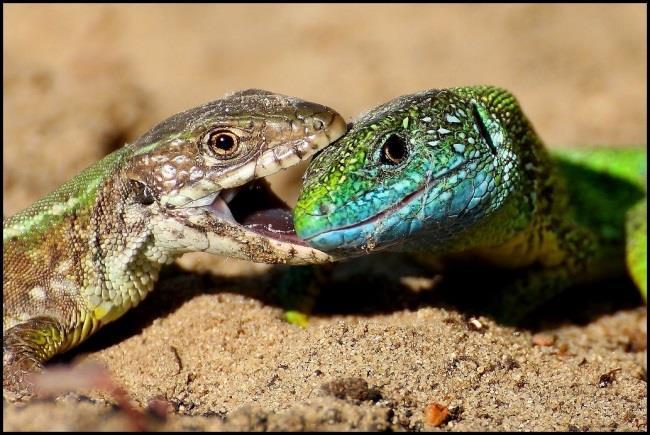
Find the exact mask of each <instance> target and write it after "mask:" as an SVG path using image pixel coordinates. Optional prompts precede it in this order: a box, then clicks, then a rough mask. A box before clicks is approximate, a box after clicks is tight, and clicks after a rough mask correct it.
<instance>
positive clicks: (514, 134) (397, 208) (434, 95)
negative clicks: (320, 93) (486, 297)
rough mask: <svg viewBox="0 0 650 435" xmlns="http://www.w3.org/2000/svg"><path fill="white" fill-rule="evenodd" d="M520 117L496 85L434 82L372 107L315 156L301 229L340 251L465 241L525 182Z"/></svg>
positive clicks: (301, 203)
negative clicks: (458, 85) (438, 85)
mask: <svg viewBox="0 0 650 435" xmlns="http://www.w3.org/2000/svg"><path fill="white" fill-rule="evenodd" d="M515 116H516V117H517V118H516V119H514V118H515ZM521 116H523V115H521ZM521 116H520V112H519V109H518V106H517V103H516V100H515V99H514V97H513V96H512V95H511V94H509V93H508V92H506V91H504V90H501V89H497V88H493V87H469V88H452V89H446V90H429V91H425V92H421V93H417V94H412V95H406V96H402V97H399V98H396V99H394V100H392V101H390V102H388V103H386V104H384V105H382V106H379V107H377V108H376V109H373V110H372V111H370V112H369V113H367V114H366V115H364V116H362V117H361V118H360V119H359V120H358V121H357V122H355V123H354V124H353V126H352V128H351V129H350V130H349V132H348V133H347V134H346V135H345V136H344V137H343V138H341V139H340V140H338V141H337V142H336V143H335V144H333V145H332V146H331V147H328V148H327V149H325V150H323V151H322V152H320V153H319V154H318V155H317V156H316V157H315V158H314V159H313V160H312V163H311V164H310V166H309V168H308V170H307V172H306V173H305V175H304V183H303V187H302V190H301V193H300V196H299V198H298V202H297V204H296V207H295V209H294V222H295V226H296V231H297V234H298V236H299V237H301V238H303V239H305V240H306V241H307V242H308V243H309V244H310V245H312V246H314V247H316V248H317V249H321V250H324V251H326V252H329V253H331V254H334V255H337V256H341V257H343V256H354V255H359V254H361V253H363V252H369V251H373V250H377V249H383V248H391V249H393V250H401V249H412V248H413V247H414V246H415V245H418V244H420V245H425V244H426V246H427V248H428V249H431V250H432V251H435V249H436V247H439V248H440V249H441V250H442V249H446V250H447V251H446V252H448V249H449V247H450V246H452V244H453V247H456V246H457V245H459V248H461V249H462V246H460V245H461V244H462V243H461V242H462V241H461V242H459V239H458V238H459V237H465V236H464V234H465V233H466V230H469V229H470V228H471V227H472V226H473V224H474V223H475V222H476V218H477V216H481V217H484V216H486V215H489V214H491V213H495V212H496V211H497V210H499V209H500V208H502V207H503V206H504V204H506V203H507V202H508V198H509V196H510V194H511V192H512V191H513V189H515V188H517V187H516V186H517V178H518V176H519V175H518V174H519V164H520V163H519V162H520V160H519V157H518V153H519V151H518V150H517V149H516V147H517V146H518V143H517V142H518V140H517V138H518V137H519V136H520V135H521V134H522V129H521V126H523V124H521V121H522V118H521Z"/></svg>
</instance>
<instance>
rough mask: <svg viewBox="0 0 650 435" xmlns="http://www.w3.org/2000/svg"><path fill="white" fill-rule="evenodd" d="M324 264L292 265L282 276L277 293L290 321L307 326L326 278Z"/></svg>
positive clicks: (285, 315) (286, 317)
mask: <svg viewBox="0 0 650 435" xmlns="http://www.w3.org/2000/svg"><path fill="white" fill-rule="evenodd" d="M323 267H324V266H322V265H321V266H314V265H309V266H297V267H291V268H290V269H289V270H287V271H285V272H284V273H283V274H282V276H281V277H280V282H279V283H278V286H277V294H278V298H279V300H280V304H281V305H282V307H283V309H284V315H283V318H284V320H285V321H287V322H288V323H291V324H293V325H298V326H300V327H302V328H305V327H306V326H307V324H308V323H309V314H310V313H311V311H312V309H313V308H314V305H315V303H316V299H317V298H318V294H319V293H320V288H321V286H322V283H323V281H324V279H325V275H326V271H325V270H324V269H323Z"/></svg>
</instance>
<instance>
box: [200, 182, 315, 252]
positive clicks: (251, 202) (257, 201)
mask: <svg viewBox="0 0 650 435" xmlns="http://www.w3.org/2000/svg"><path fill="white" fill-rule="evenodd" d="M208 207H209V209H210V211H211V212H212V213H213V214H215V215H217V216H218V217H219V218H221V219H225V220H227V221H230V222H232V223H235V224H237V225H240V226H242V227H244V228H246V229H247V230H249V231H253V232H255V233H257V234H259V235H261V236H264V237H268V238H271V239H275V240H278V241H281V242H285V243H291V244H294V245H301V246H308V245H307V244H306V243H305V242H304V241H303V240H301V239H300V238H298V236H297V235H296V230H295V228H294V226H293V216H292V210H291V208H290V207H289V206H288V205H287V204H286V203H285V202H284V201H282V200H281V199H280V198H279V197H278V196H277V195H276V194H275V193H274V192H273V191H272V190H271V188H270V186H269V183H268V182H267V181H266V180H264V179H263V178H257V179H255V180H253V181H251V182H250V183H247V184H245V185H243V186H240V187H234V188H231V189H224V190H222V191H220V192H219V194H218V195H217V196H216V197H215V199H214V201H213V202H212V203H211V204H210V205H209V206H208Z"/></svg>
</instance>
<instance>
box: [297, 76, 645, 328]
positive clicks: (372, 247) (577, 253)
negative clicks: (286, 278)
mask: <svg viewBox="0 0 650 435" xmlns="http://www.w3.org/2000/svg"><path fill="white" fill-rule="evenodd" d="M617 153H619V154H618V157H616V156H617ZM576 156H577V153H564V155H563V156H558V157H557V158H553V157H551V156H550V155H549V153H548V152H547V151H546V149H545V148H544V146H543V144H542V141H541V140H540V138H539V137H538V135H537V134H536V133H535V131H534V129H533V127H532V125H531V123H530V122H529V121H528V119H527V118H526V117H525V115H524V114H523V112H522V111H521V108H520V107H519V104H518V103H517V101H516V100H515V98H514V97H513V96H512V95H511V94H510V93H509V92H508V91H505V90H503V89H499V88H495V87H490V86H477V87H464V88H452V89H446V90H430V91H426V92H421V93H418V94H413V95H406V96H403V97H399V98H397V99H395V100H393V101H390V102H388V103H386V104H384V105H382V106H380V107H378V108H376V109H374V110H372V111H371V112H369V113H368V114H366V115H365V116H363V117H362V118H361V119H360V120H359V121H357V122H356V123H354V125H353V126H352V128H351V129H350V131H349V132H348V133H347V134H346V135H345V136H344V137H343V138H342V139H340V140H339V141H337V143H335V144H334V145H332V146H331V147H329V148H327V149H325V150H324V151H323V152H321V153H320V154H319V155H318V156H316V157H315V158H314V160H313V161H312V163H311V165H310V167H309V169H308V170H307V172H306V174H305V178H304V184H303V188H302V191H301V194H300V197H299V199H298V202H297V204H296V207H295V209H294V221H295V227H296V232H297V234H298V235H299V236H300V237H301V238H303V239H304V240H305V241H307V242H308V243H309V244H310V245H311V246H313V247H315V248H318V249H321V250H323V251H326V252H328V253H330V254H332V255H333V256H334V257H336V258H339V259H341V258H346V257H351V256H357V255H361V254H364V253H368V252H373V251H378V250H392V251H402V252H413V253H416V254H417V256H418V257H419V258H420V259H422V260H425V261H426V260H430V259H432V258H436V259H440V258H445V259H453V260H454V261H458V260H461V261H465V262H467V261H470V263H469V265H467V263H465V264H466V266H465V270H471V264H472V263H471V262H472V261H473V262H476V261H480V262H483V263H487V264H490V265H493V266H497V267H498V268H502V269H513V277H514V276H516V278H513V279H512V281H511V282H510V284H509V285H507V286H506V288H505V291H504V292H503V296H502V297H498V296H496V295H490V297H491V298H493V299H492V300H491V301H489V303H491V304H493V305H494V307H492V308H493V309H491V310H490V311H491V312H494V313H496V315H497V317H499V318H500V319H501V320H503V321H506V322H516V321H518V320H520V319H521V317H523V316H524V315H525V314H526V313H527V311H528V310H530V309H531V308H532V307H534V306H536V305H538V304H539V303H540V302H543V301H544V300H545V299H547V298H549V297H550V296H552V295H553V294H555V293H557V292H559V291H560V290H562V289H564V288H566V287H568V286H570V285H572V284H576V283H580V282H583V281H586V280H589V279H598V278H599V277H602V276H604V275H608V274H610V273H615V272H617V271H620V270H622V269H623V268H624V264H625V263H624V259H625V253H624V251H623V249H624V245H625V243H624V240H625V211H626V210H628V209H630V207H632V205H634V204H635V203H636V202H638V201H640V200H641V199H642V198H643V197H644V196H645V193H644V187H643V181H642V179H643V175H642V174H641V173H643V172H644V171H645V152H644V151H628V152H622V151H607V150H600V151H597V152H593V153H585V152H583V153H582V156H580V157H576ZM617 159H618V161H619V162H620V164H619V165H616V164H615V162H616V161H617ZM603 163H606V164H605V165H603ZM590 165H591V166H590ZM599 165H600V166H599ZM640 207H641V211H637V212H636V216H642V215H644V214H645V208H644V207H645V206H644V205H641V206H640ZM636 222H637V224H636V225H630V229H633V230H634V231H635V232H636V234H643V237H644V238H645V226H644V225H641V224H642V223H644V219H643V217H642V218H641V219H637V220H636ZM628 259H629V263H630V264H631V265H632V268H631V272H632V273H633V274H634V276H635V278H636V281H637V282H638V283H639V286H640V287H641V288H642V293H643V294H644V295H645V245H644V247H643V248H641V247H640V246H639V247H637V252H636V253H632V254H630V255H629V256H628ZM642 259H643V260H642ZM642 264H643V267H641V265H642ZM637 266H638V267H637ZM636 269H639V270H636ZM640 269H643V270H640ZM514 270H516V272H515V271H514ZM466 274H467V273H466ZM489 279H490V277H487V276H486V281H489ZM644 297H645V296H644Z"/></svg>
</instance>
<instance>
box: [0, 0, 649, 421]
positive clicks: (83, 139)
mask: <svg viewBox="0 0 650 435" xmlns="http://www.w3.org/2000/svg"><path fill="white" fill-rule="evenodd" d="M3 10H4V35H3V36H4V47H3V48H4V51H3V56H4V81H3V89H4V98H3V109H4V110H3V120H4V126H5V129H4V133H3V134H4V146H3V157H4V163H3V193H4V197H3V208H4V214H5V215H9V214H12V213H14V212H16V211H18V210H20V209H22V208H24V207H25V206H27V205H28V204H30V203H31V202H33V201H34V200H35V199H37V198H38V197H39V196H41V195H43V194H45V193H47V192H48V191H51V190H52V189H53V188H54V187H56V186H58V185H59V184H61V183H62V182H63V181H65V180H66V179H68V178H70V177H71V176H72V175H74V174H75V173H76V172H78V171H79V170H81V169H82V168H84V167H85V166H87V165H89V164H91V163H92V162H94V161H96V160H97V159H99V158H100V157H101V156H103V155H105V154H106V153H108V152H110V151H111V150H113V149H115V148H116V147H118V146H120V145H121V144H122V143H124V142H125V141H130V140H133V139H134V138H135V137H137V136H138V135H139V134H141V133H142V132H144V131H145V130H146V129H147V128H148V127H150V126H151V125H152V124H153V123H155V122H157V121H159V120H161V119H163V118H164V117H165V116H168V115H170V114H172V113H174V112H177V111H179V110H182V109H184V108H188V107H191V106H194V105H197V104H200V103H202V102H205V101H208V100H211V99H214V98H217V97H219V96H221V95H223V94H225V93H226V92H229V91H232V90H236V89H242V88H249V87H259V88H266V89H270V90H273V91H276V92H282V93H287V94H293V95H296V96H299V97H302V98H305V99H309V100H314V101H318V102H322V103H324V104H327V105H330V106H332V107H334V108H336V109H337V110H338V111H339V112H340V113H342V114H343V115H344V116H345V117H346V118H348V119H352V118H353V117H354V116H356V115H357V114H359V113H360V112H362V111H364V110H367V109H369V108H371V107H372V106H374V105H376V104H379V103H381V102H383V101H385V100H387V99H390V98H393V97H395V96H398V95H401V94H404V93H410V92H414V91H417V90H420V89H426V88H431V87H446V86H453V85H464V84H476V83H491V84H497V85H502V86H505V87H507V88H509V89H511V90H512V91H513V92H515V94H516V95H517V96H518V97H519V99H520V101H521V102H522V104H523V106H524V109H525V111H526V112H527V113H528V115H529V117H530V118H531V119H532V121H533V122H534V124H535V126H536V128H537V130H538V132H539V133H540V134H541V136H542V137H543V138H544V139H545V140H546V142H547V143H548V144H549V146H587V145H607V146H634V145H636V146H639V145H642V146H646V133H647V131H646V119H647V111H646V104H645V95H646V87H647V84H646V68H645V65H646V61H647V57H646V50H647V47H646V44H645V36H646V20H645V18H646V7H645V5H625V6H615V5H514V6H513V5H502V6H477V5H411V6H397V5H382V6H366V5H363V6H362V5H331V6H328V5H267V6H260V5H257V6H239V5H192V6H176V5H164V6H161V5H137V6H126V5H117V6H116V5H109V6H103V5H93V6H89V5H59V6H44V5H28V6H23V5H8V6H7V5H5V6H3ZM302 169H304V168H297V169H295V170H291V171H288V172H287V173H285V174H282V175H280V176H276V177H274V180H273V185H274V188H276V189H277V190H278V191H279V192H280V193H281V194H282V195H283V196H284V197H285V198H287V199H289V200H292V199H293V198H295V196H296V194H297V182H298V180H299V177H300V175H301V171H302ZM364 268H365V269H364ZM336 270H338V271H339V272H341V273H339V275H341V276H345V274H346V271H347V272H349V273H348V275H352V276H355V274H356V278H354V279H350V278H341V280H340V286H338V287H337V285H331V286H330V287H328V288H327V289H324V291H323V292H322V294H321V296H320V297H319V299H318V301H317V305H316V308H315V313H314V317H313V318H312V321H311V323H310V325H309V327H308V328H307V329H300V328H298V327H295V326H292V325H288V324H286V323H284V322H282V321H281V309H280V308H279V307H278V303H277V298H276V297H275V294H274V289H275V288H276V287H275V284H276V283H277V279H278V276H279V275H278V274H279V273H280V271H278V269H277V268H272V267H270V266H266V265H253V264H251V263H246V262H240V261H234V260H224V259H219V258H216V257H211V256H201V255H188V256H186V257H184V258H182V259H181V260H180V261H179V266H176V267H171V268H169V269H168V270H167V271H166V272H165V275H164V277H163V278H162V279H161V281H160V283H159V285H158V287H157V289H156V291H155V292H154V293H153V295H152V296H151V297H149V298H148V299H147V300H146V301H145V302H143V303H142V304H141V305H140V306H139V307H137V308H136V309H135V310H132V311H131V312H130V313H128V314H127V315H126V316H125V317H123V318H122V319H120V320H119V321H117V322H115V323H114V324H112V325H110V326H109V327H107V328H105V329H104V330H103V331H101V332H100V333H99V334H98V335H97V336H95V337H93V338H92V339H91V340H90V341H88V342H87V343H86V344H84V345H83V346H82V347H81V348H80V349H78V350H76V351H74V352H71V353H70V354H69V355H66V356H65V357H64V358H63V359H61V360H60V361H69V360H71V359H73V358H75V359H80V360H83V361H85V362H99V363H102V364H104V365H105V366H106V367H107V368H108V370H109V371H110V373H111V374H112V378H113V379H114V380H115V382H117V383H118V384H120V385H121V386H123V387H124V389H125V390H126V391H127V392H128V394H129V397H130V398H131V400H132V402H133V404H134V405H136V406H137V407H138V408H143V409H146V411H145V414H144V417H142V419H141V420H138V423H137V424H140V425H141V426H140V427H145V428H148V429H152V430H155V429H159V430H228V429H230V430H244V429H250V430H253V429H266V430H277V429H286V430H299V429H320V430H335V429H341V430H352V429H365V430H432V429H443V430H575V431H587V430H589V431H593V430H634V431H636V430H647V410H646V408H647V380H646V379H647V375H646V321H647V320H646V318H647V315H646V308H645V306H643V305H642V304H641V303H640V301H639V298H638V297H637V296H636V294H635V293H634V291H633V290H632V289H630V288H629V286H628V285H626V283H624V282H612V283H608V284H606V285H604V286H602V287H603V288H602V289H599V290H597V291H596V290H594V289H587V290H586V291H583V292H582V293H578V294H577V295H573V296H566V297H564V298H560V299H559V300H558V301H555V302H554V303H552V304H550V305H549V306H548V307H547V308H546V311H545V312H543V313H541V314H538V316H537V317H536V318H535V319H533V320H532V321H531V322H530V325H528V326H527V327H521V328H512V327H508V326H503V325H498V324H496V323H494V322H493V321H492V320H490V319H489V318H486V317H481V316H477V317H472V316H473V315H474V313H472V312H470V311H467V310H465V309H463V308H462V307H457V306H454V305H451V304H449V303H447V302H448V301H446V300H445V299H444V297H442V296H440V295H439V294H438V293H437V292H436V289H437V287H438V286H437V280H436V279H435V278H434V277H432V276H431V275H432V274H431V272H430V271H427V270H424V269H422V268H418V267H416V266H413V265H412V264H410V263H409V262H408V260H407V259H404V258H401V257H398V256H377V257H370V258H367V259H364V260H362V261H361V262H349V263H346V264H343V265H340V266H338V267H337V269H336ZM359 270H365V271H366V273H365V276H366V278H365V279H359V278H358V276H359V272H358V271H359ZM386 271H390V272H388V273H387V272H386ZM459 291H463V289H459ZM613 294H615V295H616V298H613V297H612V295H613ZM154 399H155V400H156V401H157V402H156V403H159V404H160V403H166V404H168V406H169V409H170V410H171V413H170V414H168V415H166V416H162V417H161V415H163V414H164V413H161V412H160V411H156V409H158V408H156V406H154V405H151V403H152V400H154ZM444 414H446V417H444ZM3 417H4V418H3V428H4V429H5V430H48V429H50V430H52V429H59V430H62V429H66V430H120V429H133V428H134V427H135V426H134V424H135V423H134V421H136V420H134V418H133V417H131V418H129V417H128V413H126V412H125V411H124V410H123V409H122V408H119V407H116V406H115V405H114V399H113V398H111V396H110V395H108V394H106V393H104V392H101V391H88V392H84V393H83V396H81V397H72V396H70V397H67V398H63V399H59V400H56V401H54V400H47V399H43V400H38V401H33V402H31V403H29V404H27V405H9V404H7V403H5V404H4V406H3ZM441 417H444V418H441ZM440 421H442V423H440Z"/></svg>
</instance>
